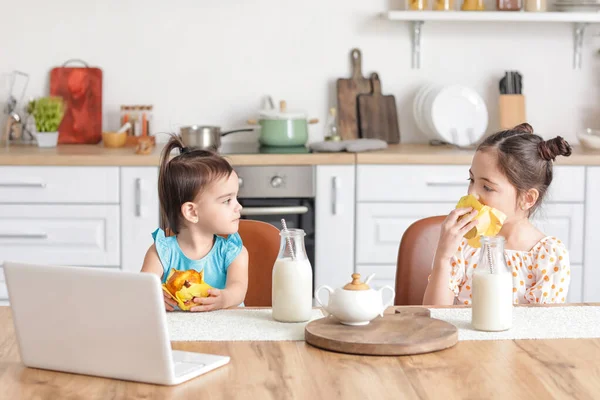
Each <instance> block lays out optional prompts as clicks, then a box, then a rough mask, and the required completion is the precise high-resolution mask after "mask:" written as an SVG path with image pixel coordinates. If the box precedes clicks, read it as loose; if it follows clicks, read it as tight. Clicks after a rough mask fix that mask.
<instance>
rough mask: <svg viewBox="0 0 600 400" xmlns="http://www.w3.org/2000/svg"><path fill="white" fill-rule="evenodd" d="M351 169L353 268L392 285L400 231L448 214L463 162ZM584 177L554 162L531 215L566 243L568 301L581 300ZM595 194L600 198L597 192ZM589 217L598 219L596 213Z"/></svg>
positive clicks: (376, 283)
mask: <svg viewBox="0 0 600 400" xmlns="http://www.w3.org/2000/svg"><path fill="white" fill-rule="evenodd" d="M599 169H600V168H599ZM356 174H357V187H356V193H357V204H356V246H355V249H356V250H355V251H356V262H355V271H357V272H359V273H361V274H364V275H368V274H370V273H375V274H376V275H375V278H374V279H373V281H371V282H372V286H373V287H374V288H379V287H381V286H383V285H391V286H394V284H395V272H396V260H397V256H398V248H399V246H400V240H401V239H402V235H403V234H404V232H405V231H406V229H407V228H408V227H409V226H410V225H411V224H412V223H413V222H415V221H417V220H419V219H421V218H425V217H428V216H432V215H445V214H448V212H450V211H451V210H452V209H453V208H454V207H455V205H456V202H457V201H458V199H459V198H460V197H461V196H463V195H464V194H466V192H467V189H468V181H467V178H468V166H467V165H464V166H461V165H453V166H450V165H449V166H444V165H358V166H357V173H356ZM585 179H586V168H585V167H580V166H562V167H561V166H559V167H556V168H555V171H554V182H553V183H552V186H551V189H550V191H549V193H548V195H547V198H546V202H545V203H544V204H543V205H542V208H541V209H540V211H539V213H537V214H536V215H535V216H534V218H533V219H532V222H533V223H534V225H536V226H537V227H538V228H539V229H541V230H542V231H543V232H545V233H546V234H547V235H550V236H557V237H560V238H561V239H562V240H563V241H564V242H565V244H566V245H567V246H568V248H569V252H570V257H571V268H572V273H571V274H572V277H571V280H572V283H571V287H570V290H569V298H568V299H569V301H581V299H582V288H583V286H584V285H583V282H584V281H583V277H584V276H585V275H584V265H586V264H588V261H587V259H585V260H584V245H585V243H584V218H586V220H589V219H588V217H586V216H585V211H584V210H587V209H589V207H588V208H586V207H585V204H586V184H585ZM588 181H589V179H588ZM597 181H600V178H597ZM588 192H589V183H588ZM596 195H597V196H598V199H599V200H596V201H597V202H598V204H600V193H598V194H596ZM588 196H589V193H588ZM595 218H596V219H597V220H600V216H596V217H595ZM597 264H598V262H597ZM598 278H600V276H598ZM596 281H600V280H598V279H597V280H596Z"/></svg>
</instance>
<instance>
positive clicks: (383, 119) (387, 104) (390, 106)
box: [358, 73, 400, 143]
mask: <svg viewBox="0 0 600 400" xmlns="http://www.w3.org/2000/svg"><path fill="white" fill-rule="evenodd" d="M370 79H371V85H372V87H373V92H372V93H370V94H361V95H358V120H359V126H360V137H361V138H367V139H381V140H385V141H386V142H387V143H400V129H399V127H398V115H397V113H396V98H395V97H394V96H392V95H385V96H384V95H383V94H382V93H381V81H380V80H379V75H377V73H372V74H371V78H370Z"/></svg>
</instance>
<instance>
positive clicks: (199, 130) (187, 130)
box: [180, 125, 254, 151]
mask: <svg viewBox="0 0 600 400" xmlns="http://www.w3.org/2000/svg"><path fill="white" fill-rule="evenodd" d="M253 130H254V129H251V128H248V129H236V130H233V131H227V132H221V127H219V126H208V125H191V126H183V127H181V129H180V133H181V138H182V140H183V143H184V144H185V145H186V146H190V147H196V148H200V149H212V150H215V151H216V150H218V149H219V147H221V137H222V136H225V135H229V134H230V133H234V132H252V131H253Z"/></svg>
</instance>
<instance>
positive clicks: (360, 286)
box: [344, 273, 370, 290]
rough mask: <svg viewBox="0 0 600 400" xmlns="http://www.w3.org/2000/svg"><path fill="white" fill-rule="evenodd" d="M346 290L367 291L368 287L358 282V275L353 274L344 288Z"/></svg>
mask: <svg viewBox="0 0 600 400" xmlns="http://www.w3.org/2000/svg"><path fill="white" fill-rule="evenodd" d="M344 289H346V290H369V289H370V287H369V285H367V284H366V283H364V282H361V281H360V274H357V273H354V274H352V282H350V283H347V284H346V285H345V286H344Z"/></svg>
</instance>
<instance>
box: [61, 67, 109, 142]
mask: <svg viewBox="0 0 600 400" xmlns="http://www.w3.org/2000/svg"><path fill="white" fill-rule="evenodd" d="M70 61H72V60H69V61H67V62H66V63H65V64H63V66H62V67H56V68H53V69H52V70H51V71H50V95H51V96H60V97H62V98H63V100H64V101H65V103H66V106H67V109H66V110H65V116H64V118H63V121H62V122H61V124H60V126H59V128H58V143H60V144H96V143H99V142H100V140H102V70H101V69H99V68H91V67H88V66H87V64H85V63H84V64H85V66H84V67H67V66H66V65H67V64H68V63H69V62H70Z"/></svg>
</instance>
